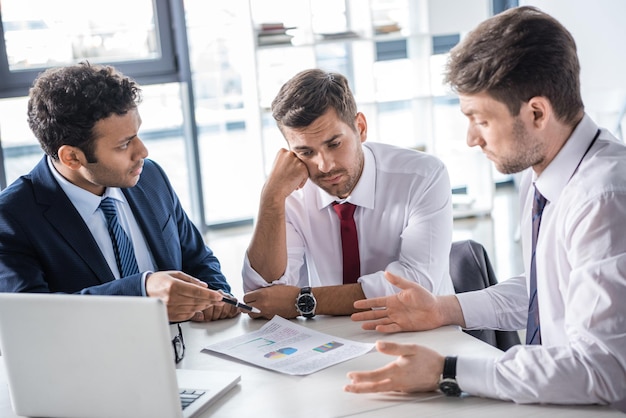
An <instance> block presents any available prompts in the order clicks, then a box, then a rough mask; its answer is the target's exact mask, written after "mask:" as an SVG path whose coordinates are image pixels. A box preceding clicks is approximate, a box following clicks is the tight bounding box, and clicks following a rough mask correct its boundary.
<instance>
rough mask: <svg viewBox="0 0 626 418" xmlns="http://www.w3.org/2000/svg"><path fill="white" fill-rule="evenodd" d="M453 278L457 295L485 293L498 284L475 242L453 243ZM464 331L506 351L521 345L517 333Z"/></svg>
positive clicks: (482, 330) (451, 262) (451, 251)
mask: <svg viewBox="0 0 626 418" xmlns="http://www.w3.org/2000/svg"><path fill="white" fill-rule="evenodd" d="M450 277H451V278H452V284H453V285H454V291H455V292H456V293H463V292H470V291H473V290H481V289H484V288H486V287H489V286H492V285H494V284H496V283H498V279H497V277H496V274H495V272H494V270H493V266H492V265H491V261H489V256H488V255H487V250H485V247H483V246H482V244H480V243H478V242H476V241H474V240H465V241H456V242H453V243H452V248H451V250H450ZM464 332H466V333H467V334H469V335H472V336H474V337H476V338H478V339H480V340H482V341H484V342H486V343H488V344H491V345H493V346H494V347H497V348H499V349H501V350H504V351H506V350H508V349H509V348H510V347H512V346H514V345H517V344H520V339H519V335H518V333H517V331H497V330H487V329H480V330H464Z"/></svg>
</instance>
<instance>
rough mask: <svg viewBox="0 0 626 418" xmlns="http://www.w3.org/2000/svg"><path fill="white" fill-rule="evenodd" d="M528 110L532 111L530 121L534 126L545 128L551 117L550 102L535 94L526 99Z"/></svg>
mask: <svg viewBox="0 0 626 418" xmlns="http://www.w3.org/2000/svg"><path fill="white" fill-rule="evenodd" d="M527 106H528V110H529V111H530V112H532V123H533V125H534V126H535V128H538V129H543V128H545V126H546V124H547V123H548V121H549V120H550V119H551V118H552V104H551V103H550V101H549V100H548V99H547V98H545V97H543V96H536V97H533V98H531V99H530V100H529V101H528V104H527Z"/></svg>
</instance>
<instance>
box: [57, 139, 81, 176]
mask: <svg viewBox="0 0 626 418" xmlns="http://www.w3.org/2000/svg"><path fill="white" fill-rule="evenodd" d="M58 154H59V162H60V163H61V164H62V165H63V166H65V167H67V168H69V169H70V170H78V169H79V168H81V167H82V166H83V162H84V161H86V159H85V154H84V153H83V152H82V151H81V150H80V148H77V147H73V146H71V145H61V147H60V148H59V151H58Z"/></svg>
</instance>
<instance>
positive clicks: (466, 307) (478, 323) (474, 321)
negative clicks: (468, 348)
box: [455, 290, 495, 329]
mask: <svg viewBox="0 0 626 418" xmlns="http://www.w3.org/2000/svg"><path fill="white" fill-rule="evenodd" d="M455 296H456V298H457V300H458V301H459V305H461V311H463V319H464V320H465V328H464V329H477V328H494V327H493V326H490V325H493V323H494V320H493V318H489V317H488V316H487V315H486V313H488V312H494V310H493V309H492V308H491V307H492V301H491V298H490V297H489V295H488V294H487V292H484V291H481V290H476V291H471V292H464V293H457V294H456V295H455ZM477 306H480V307H481V309H476V307H477ZM492 316H494V317H495V313H493V314H492Z"/></svg>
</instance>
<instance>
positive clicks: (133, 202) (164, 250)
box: [122, 178, 176, 270]
mask: <svg viewBox="0 0 626 418" xmlns="http://www.w3.org/2000/svg"><path fill="white" fill-rule="evenodd" d="M142 180H143V178H142ZM122 192H123V193H124V195H125V196H126V199H127V200H128V204H129V205H130V208H131V210H132V211H133V214H134V215H135V219H136V220H137V223H138V224H139V227H140V228H141V231H142V232H143V234H144V236H145V237H146V242H147V244H148V246H149V247H150V251H151V253H152V256H153V257H154V261H155V262H156V268H157V270H163V269H169V268H171V267H170V266H174V265H175V264H176V263H175V261H174V259H173V258H172V257H171V256H170V251H169V247H168V243H167V242H166V241H165V238H164V237H163V233H162V231H161V228H163V225H165V223H166V222H167V218H166V219H161V217H159V215H162V214H158V213H156V212H155V211H154V209H153V206H152V205H151V204H150V198H149V196H148V195H147V194H146V191H145V189H144V188H143V187H142V184H141V180H140V182H139V183H138V184H137V185H136V186H134V187H131V188H127V189H122ZM167 215H168V216H169V214H167Z"/></svg>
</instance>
